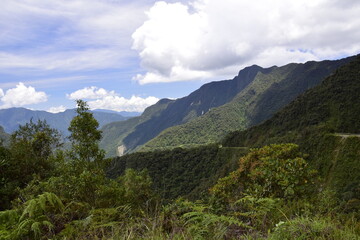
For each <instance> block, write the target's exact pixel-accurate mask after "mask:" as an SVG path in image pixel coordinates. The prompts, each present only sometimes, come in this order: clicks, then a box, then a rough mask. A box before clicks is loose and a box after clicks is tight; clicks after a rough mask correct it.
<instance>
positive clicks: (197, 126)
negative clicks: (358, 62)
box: [140, 57, 354, 151]
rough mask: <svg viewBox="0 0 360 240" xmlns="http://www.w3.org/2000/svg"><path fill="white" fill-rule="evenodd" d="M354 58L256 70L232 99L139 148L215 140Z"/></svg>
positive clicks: (264, 116) (257, 119) (252, 121)
mask: <svg viewBox="0 0 360 240" xmlns="http://www.w3.org/2000/svg"><path fill="white" fill-rule="evenodd" d="M352 59H354V57H349V58H345V59H340V60H334V61H329V60H325V61H321V62H315V61H310V62H306V63H303V64H296V63H290V64H287V65H284V66H282V67H276V66H274V67H272V68H270V69H269V71H268V72H266V73H263V72H259V73H258V74H257V75H256V77H255V79H254V81H253V82H251V84H249V85H248V86H247V87H246V88H244V90H243V91H241V92H239V93H238V95H236V96H235V97H234V99H233V100H232V101H230V102H228V103H226V104H224V105H222V106H219V107H217V108H214V109H212V110H211V111H209V112H208V113H206V114H204V116H200V117H198V118H196V119H193V120H192V121H189V122H187V123H185V124H183V125H178V126H174V127H172V128H168V129H166V130H164V131H163V132H161V133H160V134H159V135H158V136H157V137H155V138H153V139H152V140H150V141H149V142H147V143H146V144H145V145H144V146H142V147H141V148H140V150H142V151H147V150H153V149H164V148H174V147H178V146H183V147H186V146H196V145H198V144H208V143H215V142H217V141H219V140H221V138H222V137H224V136H225V135H226V134H227V133H230V132H231V131H235V130H238V129H245V128H247V127H250V126H253V125H256V124H259V123H260V122H262V121H264V120H266V119H268V118H270V117H271V116H272V114H274V113H275V112H276V111H278V110H279V109H281V108H282V107H283V106H285V105H286V104H287V103H289V102H291V101H292V100H293V99H294V98H295V97H297V96H298V95H299V94H301V93H303V92H304V91H306V90H307V89H309V88H312V87H314V86H316V85H318V84H319V83H320V82H321V81H322V80H323V79H324V78H325V77H327V76H329V75H331V74H332V73H333V72H334V71H335V70H336V69H337V68H338V67H340V66H342V65H344V64H346V63H348V62H349V61H351V60H352Z"/></svg>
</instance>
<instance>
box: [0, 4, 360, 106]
mask: <svg viewBox="0 0 360 240" xmlns="http://www.w3.org/2000/svg"><path fill="white" fill-rule="evenodd" d="M359 12H360V3H359V1H355V0H354V1H352V0H349V1H341V0H312V1H307V0H296V1H285V0H274V1H267V0H260V1H245V0H193V1H153V0H134V1H124V0H50V1H49V0H3V1H2V11H1V12H0V108H9V107H26V108H30V109H37V110H47V111H52V112H57V111H63V110H64V109H66V108H73V107H74V99H76V98H82V99H84V100H87V101H88V103H89V105H90V107H91V108H102V109H110V110H117V111H142V110H143V109H144V108H145V107H147V106H149V105H152V104H154V103H155V102H156V101H157V100H158V99H160V98H165V97H166V98H178V97H183V96H185V95H188V94H189V93H190V92H192V91H194V90H196V89H197V88H199V87H200V86H201V85H202V84H204V83H206V82H209V81H213V80H222V79H230V78H232V77H234V76H235V75H236V74H237V72H238V71H239V70H240V69H241V68H243V67H245V66H247V65H252V64H258V65H260V66H263V67H269V66H272V65H284V64H286V63H289V62H305V61H308V60H324V59H338V58H341V57H346V56H350V55H354V54H358V53H359V52H360V18H359V17H358V13H359Z"/></svg>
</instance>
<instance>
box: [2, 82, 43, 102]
mask: <svg viewBox="0 0 360 240" xmlns="http://www.w3.org/2000/svg"><path fill="white" fill-rule="evenodd" d="M0 96H1V98H0V100H1V103H2V105H1V106H0V108H10V107H21V106H25V105H30V104H36V103H41V102H46V101H47V95H46V93H45V92H38V91H36V90H35V88H33V87H31V86H29V87H27V86H25V85H24V84H23V83H21V82H20V83H19V84H17V85H16V87H15V88H10V89H8V90H6V92H5V93H4V91H3V90H2V89H1V91H0Z"/></svg>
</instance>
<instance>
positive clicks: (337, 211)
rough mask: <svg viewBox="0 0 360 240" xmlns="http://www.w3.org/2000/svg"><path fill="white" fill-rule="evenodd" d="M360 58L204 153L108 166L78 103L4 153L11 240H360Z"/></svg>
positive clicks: (23, 131)
mask: <svg viewBox="0 0 360 240" xmlns="http://www.w3.org/2000/svg"><path fill="white" fill-rule="evenodd" d="M359 73H360V57H357V58H356V59H355V60H354V61H353V62H351V63H349V64H346V65H344V66H343V67H341V68H339V69H338V70H337V71H336V72H335V73H334V74H333V75H331V76H330V77H328V78H326V79H325V80H324V81H323V82H322V83H321V84H320V85H318V86H317V87H314V88H312V89H310V90H308V91H306V92H305V93H304V94H302V95H301V96H299V97H298V98H296V99H295V100H294V101H292V102H291V103H290V104H289V105H287V106H286V107H285V108H284V109H283V110H280V111H279V112H278V113H277V114H275V115H274V117H272V118H271V119H270V120H268V121H265V122H264V123H262V124H260V125H257V126H254V127H252V128H250V129H248V130H245V131H237V132H233V133H231V134H229V135H228V136H227V137H226V138H225V139H224V140H223V141H222V142H219V143H217V144H212V145H204V146H198V147H196V148H190V149H182V148H175V149H173V150H165V151H160V150H157V151H152V152H138V153H133V154H128V155H125V156H123V157H120V158H116V159H113V160H111V159H106V158H105V152H104V151H103V150H101V149H100V147H99V141H100V139H101V131H99V130H98V127H99V124H98V122H97V121H96V120H95V118H94V116H93V114H92V113H91V112H90V111H89V108H88V106H87V104H86V103H85V102H83V101H81V100H79V101H77V104H78V108H77V115H76V116H75V117H74V118H73V119H72V121H71V122H70V126H69V128H68V130H69V132H70V136H69V141H70V142H71V146H70V147H69V149H68V150H63V149H62V144H63V142H62V138H61V136H60V134H59V132H58V131H57V130H55V129H52V128H51V127H50V126H49V125H48V124H47V123H46V122H44V121H38V122H33V121H31V122H30V123H27V124H25V125H23V126H20V127H19V129H18V130H17V131H15V132H14V133H13V134H12V135H11V137H10V140H9V143H8V144H6V145H3V146H1V147H0V166H1V168H0V173H1V179H0V208H1V211H0V239H279V240H280V239H360V221H359V220H360V174H359V172H360V169H359V164H358V161H359V159H360V139H359V137H358V135H357V134H359V129H360V126H359V122H360V119H359V116H360V114H359V111H360V106H359V103H360V101H359V100H360V99H359V98H360V97H359V94H358V92H359V90H360V89H359V86H360V79H359V78H360V74H359Z"/></svg>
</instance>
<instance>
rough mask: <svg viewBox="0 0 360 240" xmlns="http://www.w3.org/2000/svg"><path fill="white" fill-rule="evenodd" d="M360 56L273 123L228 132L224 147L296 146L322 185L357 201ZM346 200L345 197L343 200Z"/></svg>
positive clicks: (359, 148) (300, 99) (304, 95)
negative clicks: (298, 146) (314, 170)
mask: <svg viewBox="0 0 360 240" xmlns="http://www.w3.org/2000/svg"><path fill="white" fill-rule="evenodd" d="M359 92H360V55H358V56H357V57H356V58H355V59H354V61H352V62H351V63H349V64H346V65H344V66H343V67H341V68H339V69H338V70H336V72H335V73H334V74H333V75H332V76H330V77H328V78H326V79H325V80H324V81H323V83H322V84H320V85H319V86H317V87H314V88H312V89H310V90H308V91H306V92H305V93H304V94H303V95H301V96H299V97H298V98H296V99H295V100H294V101H293V102H291V104H289V105H287V106H286V107H285V108H283V109H282V110H281V111H279V112H278V113H276V114H275V115H274V116H273V117H272V118H271V119H269V120H267V121H265V122H264V123H262V124H260V125H258V126H254V127H252V128H250V129H248V130H245V131H236V132H233V133H231V134H229V135H228V136H227V137H226V138H225V139H224V141H223V143H222V144H223V146H224V147H234V146H236V147H239V146H243V147H244V146H246V147H258V146H263V145H266V144H270V143H284V142H294V143H297V144H299V145H300V147H301V149H302V151H303V152H305V153H308V154H309V156H310V163H311V164H312V165H313V166H314V167H315V168H316V169H318V171H319V172H320V174H321V176H322V177H323V178H324V179H325V180H326V181H325V182H326V184H327V185H328V186H330V187H332V188H333V189H335V190H336V191H337V192H338V193H340V194H341V196H342V197H343V198H344V199H346V198H353V197H354V196H357V198H358V199H360V188H359V186H360V164H359V159H360V94H359ZM347 200H349V199H347Z"/></svg>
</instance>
